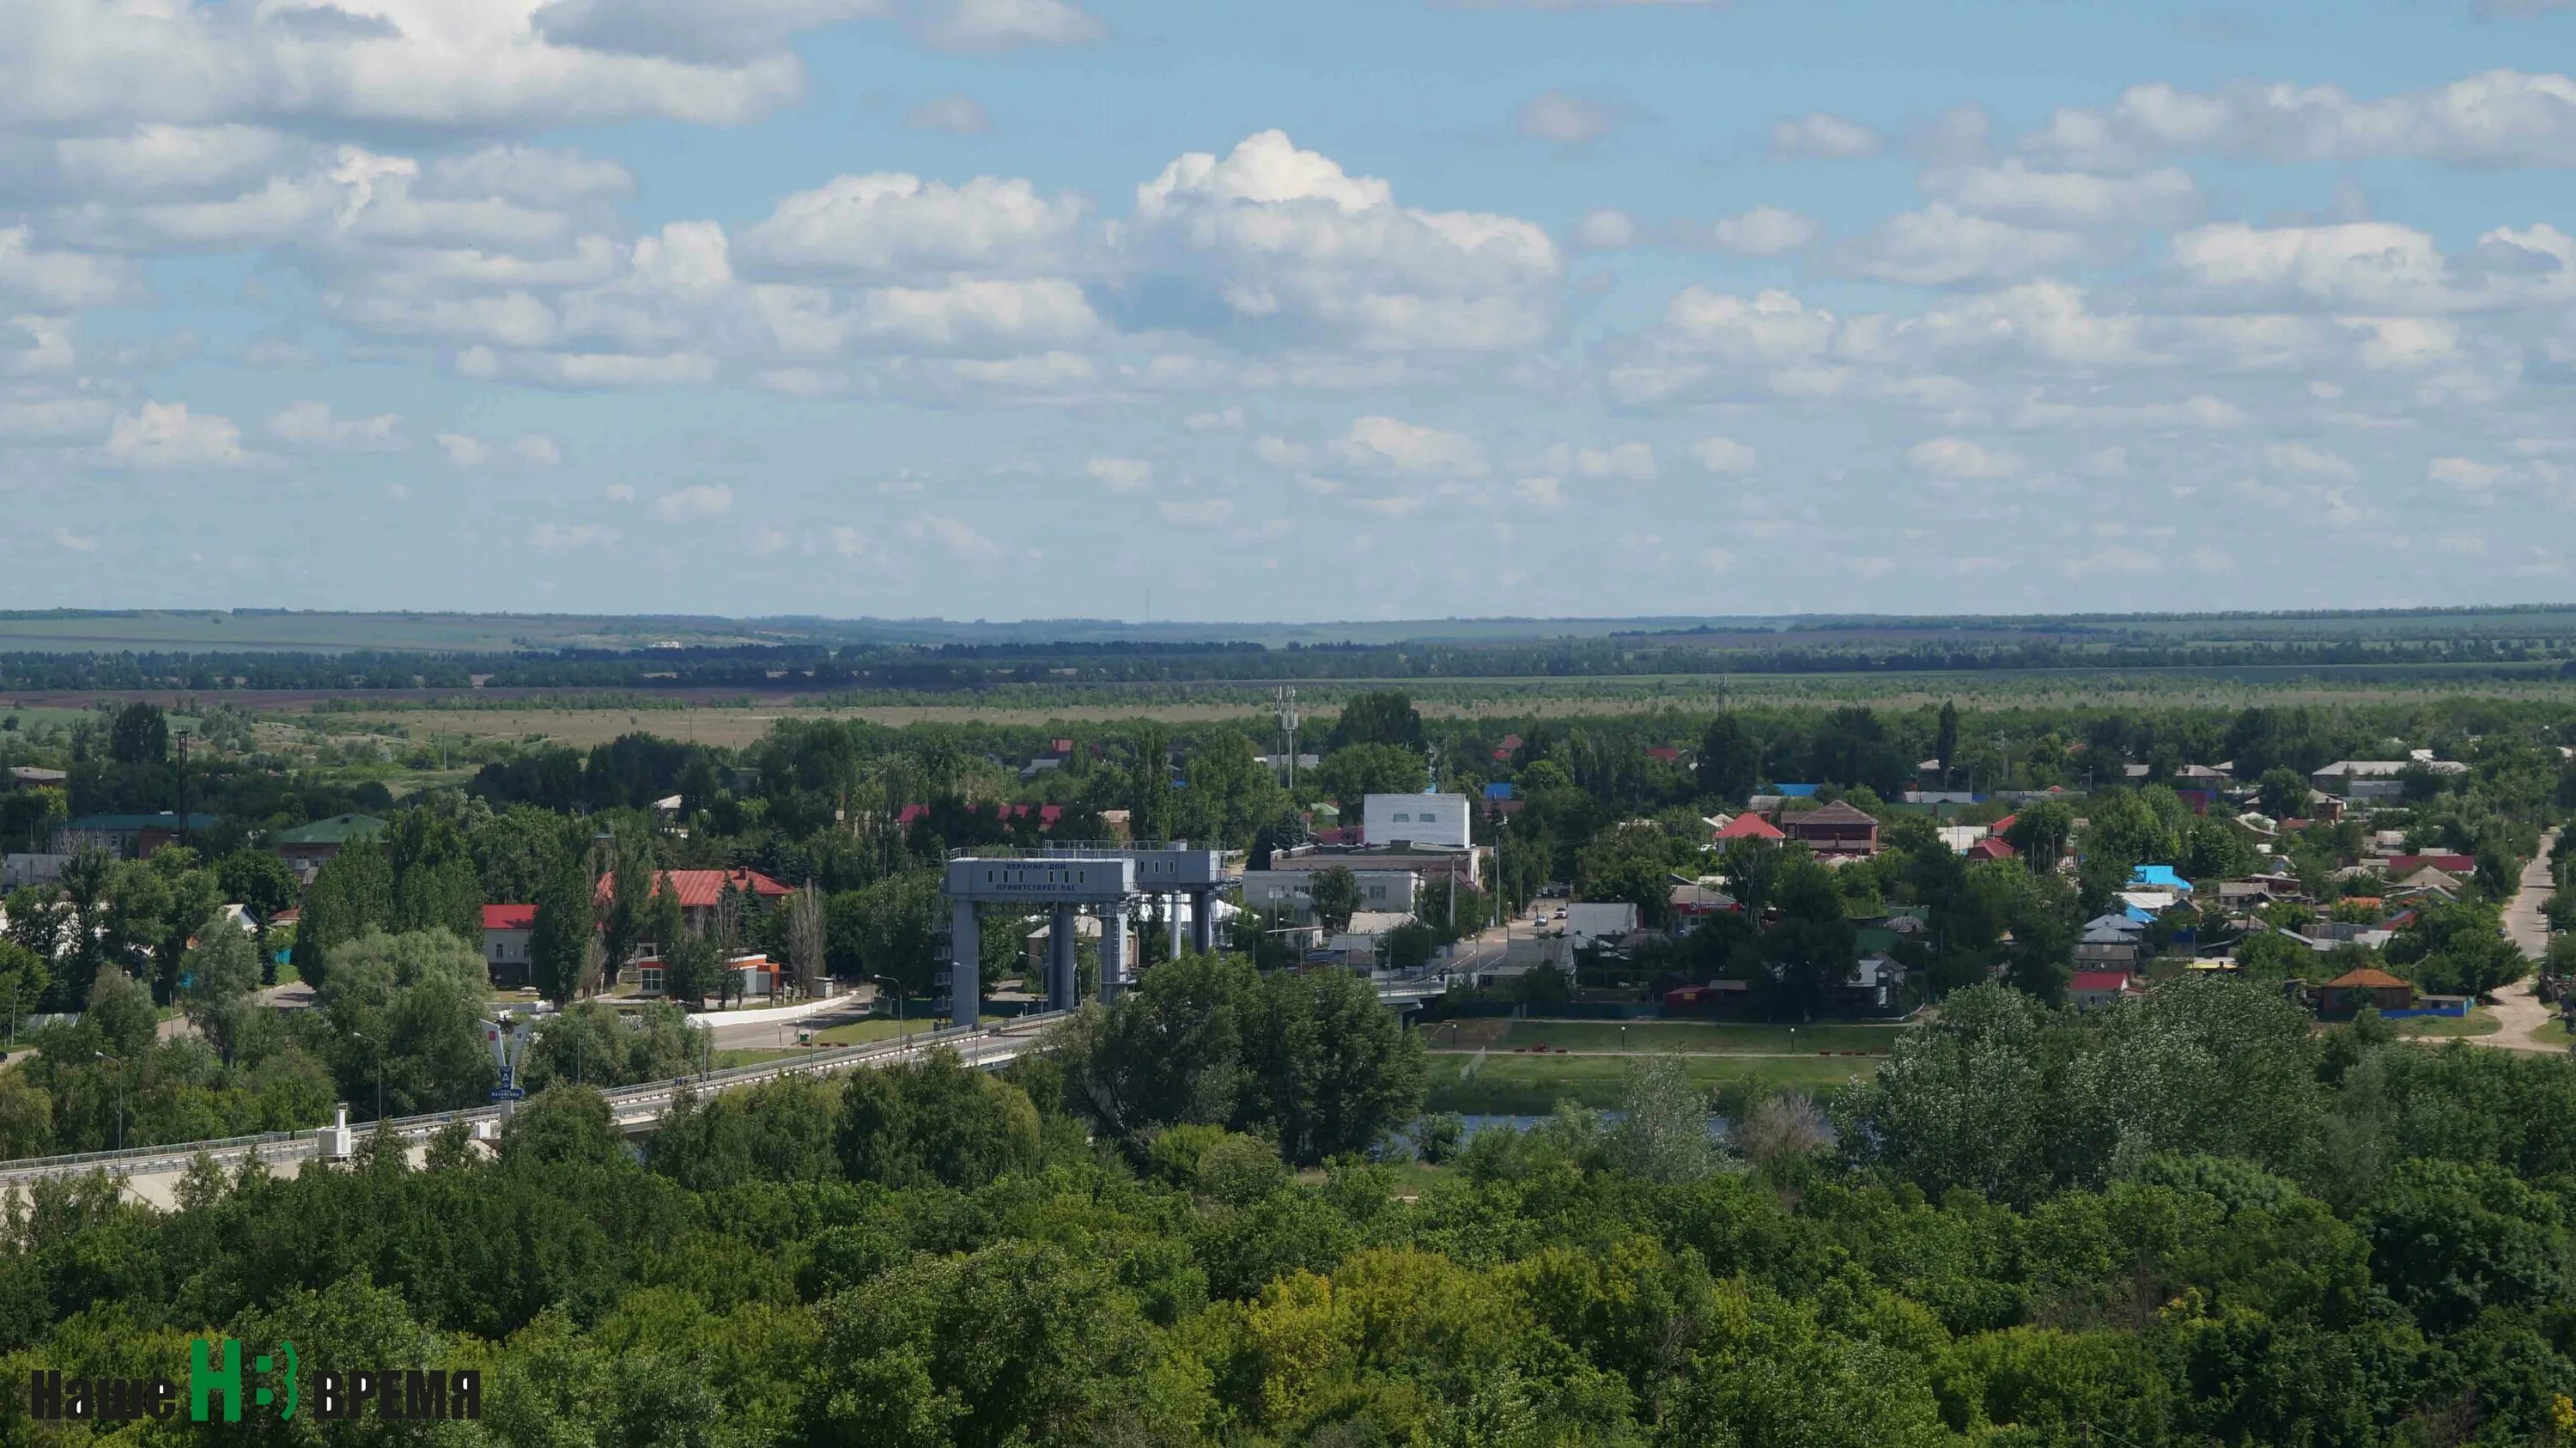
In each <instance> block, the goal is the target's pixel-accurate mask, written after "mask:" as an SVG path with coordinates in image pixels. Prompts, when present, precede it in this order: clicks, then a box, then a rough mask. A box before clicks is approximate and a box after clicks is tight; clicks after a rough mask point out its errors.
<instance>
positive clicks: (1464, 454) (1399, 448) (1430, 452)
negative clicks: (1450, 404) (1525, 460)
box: [1333, 417, 1485, 477]
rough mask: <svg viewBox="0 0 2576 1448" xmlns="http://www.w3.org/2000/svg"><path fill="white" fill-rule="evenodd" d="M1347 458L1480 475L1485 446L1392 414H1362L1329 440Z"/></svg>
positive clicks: (1425, 471) (1395, 468) (1408, 469)
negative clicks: (1369, 415)
mask: <svg viewBox="0 0 2576 1448" xmlns="http://www.w3.org/2000/svg"><path fill="white" fill-rule="evenodd" d="M1333 451H1334V452H1336V453H1338V454H1340V455H1341V456H1342V458H1343V459H1345V460H1346V461H1348V462H1351V463H1354V464H1357V465H1360V466H1364V467H1374V468H1380V469H1383V470H1386V471H1390V472H1398V473H1412V474H1417V475H1424V476H1430V475H1446V476H1450V477H1481V476H1483V475H1484V472H1485V450H1484V448H1483V447H1482V446H1480V445H1479V444H1478V443H1477V442H1476V440H1475V439H1473V438H1470V437H1466V436H1463V435H1461V434H1459V433H1454V432H1443V431H1441V430H1440V429H1439V428H1436V427H1421V426H1417V425H1415V424H1413V423H1409V422H1403V421H1399V420H1398V419H1396V418H1392V417H1363V418H1359V419H1357V420H1355V421H1353V422H1352V423H1351V426H1350V430H1349V431H1347V432H1345V433H1343V434H1342V436H1341V437H1340V438H1338V439H1336V440H1335V441H1334V443H1333Z"/></svg>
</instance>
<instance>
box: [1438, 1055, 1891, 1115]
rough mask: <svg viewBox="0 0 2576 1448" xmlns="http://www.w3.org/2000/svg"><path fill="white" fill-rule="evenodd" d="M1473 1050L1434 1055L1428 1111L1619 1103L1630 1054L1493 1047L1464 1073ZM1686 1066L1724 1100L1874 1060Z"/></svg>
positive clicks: (1703, 1058) (1695, 1060)
mask: <svg viewBox="0 0 2576 1448" xmlns="http://www.w3.org/2000/svg"><path fill="white" fill-rule="evenodd" d="M1476 1059H1477V1058H1475V1057H1473V1056H1450V1055H1439V1056H1433V1057H1432V1058H1431V1071H1430V1086H1431V1090H1430V1097H1429V1099H1428V1100H1426V1101H1425V1102H1424V1103H1423V1109H1424V1110H1426V1111H1458V1112H1466V1113H1470V1114H1483V1115H1495V1116H1544V1115H1546V1114H1547V1113H1548V1112H1550V1111H1553V1110H1555V1109H1556V1103H1557V1102H1559V1101H1574V1102H1579V1103H1581V1104H1582V1105H1585V1106H1590V1107H1595V1108H1610V1107H1616V1106H1617V1105H1618V1104H1619V1082H1620V1079H1621V1074H1622V1071H1623V1068H1625V1066H1626V1065H1627V1062H1626V1061H1624V1060H1622V1059H1620V1058H1619V1057H1616V1056H1514V1055H1510V1054H1508V1053H1494V1054H1488V1055H1487V1056H1485V1057H1484V1060H1483V1064H1482V1065H1481V1066H1478V1067H1477V1068H1476V1071H1475V1073H1474V1075H1473V1076H1471V1077H1468V1078H1467V1079H1464V1080H1461V1079H1460V1077H1461V1075H1462V1073H1464V1072H1465V1071H1466V1069H1467V1067H1468V1066H1470V1065H1471V1064H1474V1063H1475V1061H1476ZM1682 1059H1683V1069H1684V1070H1686V1071H1687V1072H1688V1073H1689V1075H1690V1078H1691V1079H1692V1080H1693V1081H1696V1082H1699V1083H1701V1084H1702V1085H1705V1086H1707V1087H1708V1088H1709V1090H1710V1091H1711V1092H1713V1093H1715V1094H1716V1095H1717V1097H1718V1099H1719V1102H1720V1105H1721V1108H1724V1107H1727V1106H1731V1105H1733V1104H1734V1103H1737V1102H1741V1101H1742V1100H1743V1099H1744V1098H1745V1097H1746V1096H1748V1095H1751V1094H1753V1093H1755V1092H1757V1091H1760V1092H1768V1091H1776V1090H1784V1089H1787V1090H1799V1091H1808V1092H1824V1091H1828V1090H1831V1089H1832V1088H1834V1087H1836V1086H1840V1085H1843V1084H1844V1083H1846V1082H1849V1081H1852V1080H1855V1079H1857V1078H1859V1077H1861V1076H1863V1075H1866V1074H1868V1073H1869V1072H1870V1071H1871V1070H1872V1069H1874V1066H1873V1063H1872V1062H1869V1061H1866V1060H1863V1059H1861V1058H1859V1057H1853V1056H1735V1057H1728V1056H1723V1055H1717V1054H1713V1053H1703V1054H1699V1055H1685V1056H1684V1057H1683V1058H1682Z"/></svg>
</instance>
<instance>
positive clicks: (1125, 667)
mask: <svg viewBox="0 0 2576 1448" xmlns="http://www.w3.org/2000/svg"><path fill="white" fill-rule="evenodd" d="M1878 632H1879V634H1880V636H1879V637H1875V638H1869V639H1853V640H1851V641H1848V642H1807V643H1797V644H1778V645H1761V644H1745V643H1742V642H1740V641H1741V640H1742V639H1743V638H1744V637H1745V636H1744V635H1733V636H1730V638H1729V641H1728V642H1726V643H1723V644H1721V643H1715V642H1708V643H1691V642H1688V641H1686V640H1687V637H1688V636H1686V635H1626V636H1614V637H1611V638H1591V639H1562V640H1547V641H1523V642H1508V643H1492V644H1428V645H1426V644H1392V645H1389V644H1322V645H1300V644H1290V645H1288V646H1286V647H1282V648H1266V647H1263V646H1261V645H1259V644H1251V643H1156V642H1082V643H1060V644H1047V645H1023V644H947V645H936V646H922V647H913V646H891V645H881V644H867V645H850V646H847V647H843V648H839V649H833V648H830V647H827V646H824V645H819V644H785V645H757V644H744V645H729V646H720V647H719V646H710V647H686V648H652V649H638V650H607V649H563V650H554V651H547V652H529V653H449V654H422V653H412V652H401V653H396V652H380V651H361V652H355V653H265V652H261V653H248V652H244V653H192V652H163V651H144V652H115V653H105V652H101V653H34V652H22V653H0V691H14V692H34V691H77V690H93V689H96V690H107V689H180V690H186V691H189V692H192V693H217V692H223V691H229V690H249V691H293V690H347V689H362V690H363V689H471V688H476V687H490V688H526V689H615V690H633V691H653V690H667V689H744V690H760V691H799V692H813V693H825V694H828V693H832V692H835V691H857V690H914V691H923V692H931V693H936V692H940V691H946V690H963V689H981V688H991V687H995V686H1002V685H1015V684H1047V685H1062V684H1158V683H1175V684H1179V683H1201V682H1206V683H1259V682H1269V681H1272V680H1280V681H1288V682H1295V681H1300V680H1317V681H1333V680H1364V679H1422V680H1435V679H1478V678H1525V679H1547V678H1623V677H1627V678H1633V677H1650V676H1655V675H1683V676H1689V675H1708V676H1714V675H1720V674H1848V673H1945V672H1994V671H2023V670H2050V669H2191V670H2197V669H2209V670H2217V669H2243V668H2300V667H2341V666H2350V665H2365V664H2366V665H2379V666H2387V665H2424V666H2431V667H2444V668H2450V667H2458V666H2462V665H2486V666H2508V667H2517V668H2527V667H2529V666H2533V665H2543V666H2545V665H2550V664H2560V663H2565V662H2567V661H2569V660H2576V636H2546V635H2543V636H2534V637H2513V638H2451V639H2432V638H2421V639H2367V640H2365V639H2356V638H2336V639H2315V640H2283V641H2277V642H2251V641H2239V642H2232V643H2224V644H2218V643H2190V642H2174V641H2165V640H2123V641H2113V642H2064V641H2060V640H2056V639H2024V640H2018V641H1993V640H1983V641H1962V640H1960V639H1958V638H1956V637H1955V636H1954V637H1950V638H1935V639H1924V640H1917V641H1907V640H1903V639H1888V638H1886V637H1884V634H1885V633H1886V630H1884V629H1881V630H1879V631H1878Z"/></svg>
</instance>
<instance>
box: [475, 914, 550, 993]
mask: <svg viewBox="0 0 2576 1448" xmlns="http://www.w3.org/2000/svg"><path fill="white" fill-rule="evenodd" d="M536 930H537V907H536V906H534V905H486V906H484V907H483V964H484V966H485V967H486V968H488V969H489V970H490V971H491V972H492V983H493V984H494V985H497V986H501V987H504V988H505V989H512V990H515V989H517V988H518V987H520V986H523V985H526V984H528V943H529V941H530V940H532V939H534V938H535V935H536Z"/></svg>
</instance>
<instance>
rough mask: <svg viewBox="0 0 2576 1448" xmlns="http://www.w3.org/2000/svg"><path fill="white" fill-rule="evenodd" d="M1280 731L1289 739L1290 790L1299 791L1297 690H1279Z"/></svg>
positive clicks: (1292, 791) (1293, 792)
mask: <svg viewBox="0 0 2576 1448" xmlns="http://www.w3.org/2000/svg"><path fill="white" fill-rule="evenodd" d="M1279 732H1280V733H1281V734H1283V735H1285V736H1287V739H1288V792H1289V793H1290V794H1295V793H1296V792H1297V691H1296V690H1295V689H1294V688H1285V687H1283V688H1282V689H1280V690H1279Z"/></svg>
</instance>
